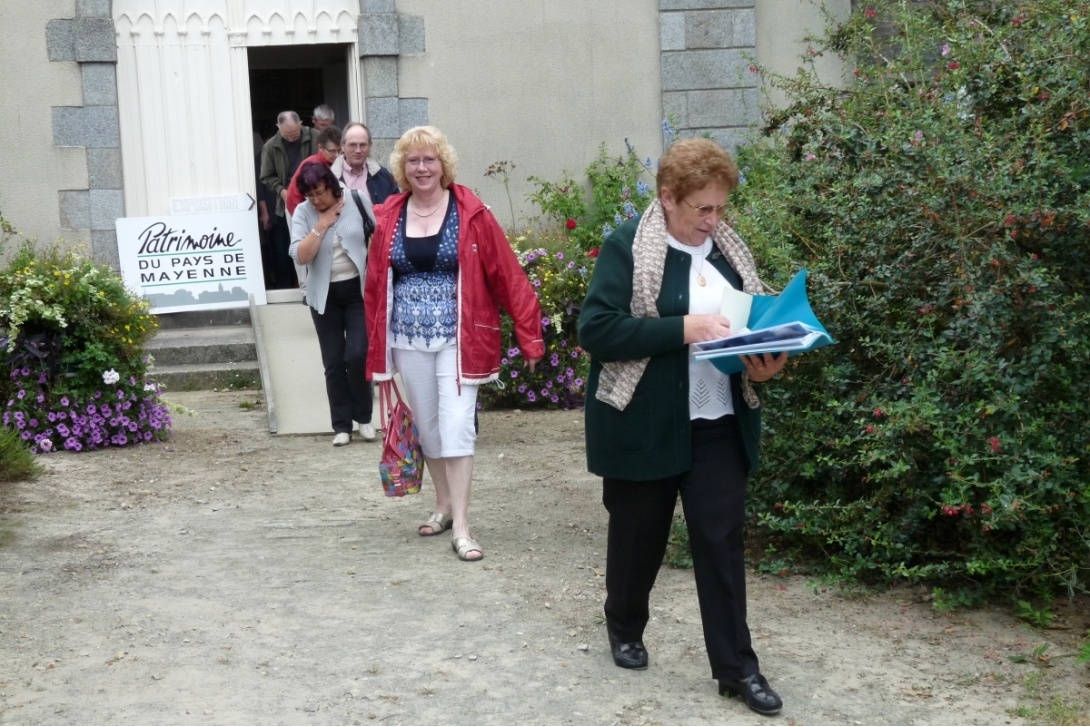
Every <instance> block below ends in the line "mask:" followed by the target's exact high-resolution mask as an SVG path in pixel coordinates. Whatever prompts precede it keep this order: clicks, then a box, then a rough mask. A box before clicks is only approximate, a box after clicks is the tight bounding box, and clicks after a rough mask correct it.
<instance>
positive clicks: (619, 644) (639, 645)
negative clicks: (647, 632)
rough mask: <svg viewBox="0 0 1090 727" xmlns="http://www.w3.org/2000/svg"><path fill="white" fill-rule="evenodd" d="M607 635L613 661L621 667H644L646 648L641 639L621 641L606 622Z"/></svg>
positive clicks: (645, 664)
mask: <svg viewBox="0 0 1090 727" xmlns="http://www.w3.org/2000/svg"><path fill="white" fill-rule="evenodd" d="M606 634H608V635H609V648H610V651H612V652H613V663H614V664H616V665H617V666H619V667H621V668H622V669H646V668H647V648H646V647H644V645H643V642H642V641H621V640H620V639H618V638H617V636H616V635H615V634H614V633H613V629H611V628H610V627H609V625H608V624H606Z"/></svg>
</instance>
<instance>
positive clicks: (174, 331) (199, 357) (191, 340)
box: [144, 325, 257, 366]
mask: <svg viewBox="0 0 1090 727" xmlns="http://www.w3.org/2000/svg"><path fill="white" fill-rule="evenodd" d="M144 350H145V351H147V352H148V353H150V354H151V355H152V356H154V357H155V364H156V366H176V365H180V364H208V363H225V364H227V363H234V362H236V361H257V342H256V339H255V338H254V329H253V327H252V326H249V325H246V326H204V327H202V328H167V329H160V331H159V333H157V334H156V336H155V338H153V339H151V340H150V341H149V342H148V343H147V345H146V346H144Z"/></svg>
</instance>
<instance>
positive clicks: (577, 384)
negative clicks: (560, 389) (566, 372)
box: [572, 379, 583, 386]
mask: <svg viewBox="0 0 1090 727" xmlns="http://www.w3.org/2000/svg"><path fill="white" fill-rule="evenodd" d="M572 383H573V384H575V385H576V386H582V385H583V380H582V379H576V380H575V381H573V382H572Z"/></svg>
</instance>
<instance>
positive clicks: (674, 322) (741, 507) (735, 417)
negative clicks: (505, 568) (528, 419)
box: [579, 139, 787, 714]
mask: <svg viewBox="0 0 1090 727" xmlns="http://www.w3.org/2000/svg"><path fill="white" fill-rule="evenodd" d="M656 181H657V184H658V197H657V199H656V200H655V201H654V202H653V203H652V204H651V205H650V206H649V207H648V208H647V210H646V211H645V212H644V213H643V215H642V216H641V217H640V218H638V219H634V220H631V221H629V222H628V223H626V224H624V225H622V226H620V227H618V228H617V230H616V231H614V232H613V234H611V235H610V237H609V238H608V239H607V240H606V241H605V243H604V244H603V245H602V248H601V252H600V254H599V257H598V261H597V264H596V266H595V270H594V276H593V278H592V280H591V283H590V287H589V290H588V292H587V298H586V301H585V302H584V305H583V309H582V313H581V315H580V320H579V341H580V344H581V345H582V346H583V348H584V349H586V350H587V351H588V352H589V353H590V355H591V369H590V380H589V388H588V392H587V402H586V444H587V463H588V467H589V469H590V471H591V472H593V473H595V474H597V475H600V476H601V477H602V478H603V496H602V500H603V503H604V504H605V507H606V510H607V511H608V512H609V532H608V539H607V552H606V602H605V617H606V632H607V636H608V638H609V643H610V649H611V652H612V656H613V660H614V662H615V663H616V664H617V666H619V667H622V668H625V669H646V668H647V665H648V654H647V649H646V647H645V646H644V643H643V635H644V629H645V627H646V626H647V623H648V619H649V600H650V594H651V589H652V587H653V586H654V583H655V578H656V576H657V574H658V569H659V565H660V564H661V563H662V559H663V556H664V554H665V552H666V542H667V538H668V537H669V534H670V524H671V521H672V519H673V514H674V505H675V503H676V501H677V497H678V494H680V495H681V502H682V506H683V508H684V512H685V519H686V523H687V525H688V529H689V539H690V542H691V544H692V555H693V566H694V569H695V575H696V588H697V595H698V598H699V601H700V613H701V621H702V624H703V628H704V641H705V644H706V645H707V649H708V659H709V661H710V662H711V670H712V677H713V678H714V679H716V680H718V682H719V693H720V694H721V695H729V696H738V697H741V698H742V699H743V700H744V701H745V703H746V705H747V706H748V707H750V708H751V709H753V710H754V711H756V712H759V713H761V714H775V713H777V712H778V711H779V710H780V709H781V707H782V702H781V700H780V697H779V695H777V694H776V692H775V691H774V690H773V689H772V687H771V686H770V685H769V683H768V681H767V680H766V679H765V678H764V677H763V676H762V675H761V673H760V670H759V668H758V663H757V655H756V654H755V653H754V651H753V646H752V644H751V641H750V634H749V626H748V625H747V620H746V582H745V559H744V552H743V545H744V544H743V538H742V531H743V526H744V520H745V497H746V483H747V478H748V474H749V472H751V471H752V470H753V469H754V467H756V465H757V448H758V441H759V438H760V428H761V417H760V408H759V407H760V404H759V401H758V399H757V393H756V390H755V388H754V384H758V383H761V382H764V381H768V380H769V379H771V378H772V377H773V376H775V375H776V374H778V373H779V372H780V370H781V369H782V368H783V366H784V364H785V363H786V361H787V354H785V353H781V354H779V355H776V356H774V355H771V354H763V355H759V356H743V357H742V361H743V363H744V365H745V370H744V371H742V372H740V373H738V374H733V375H730V376H727V375H724V374H722V373H721V372H720V371H719V369H717V368H716V366H715V364H713V363H712V362H711V361H698V360H695V359H693V357H692V356H691V353H692V345H693V344H695V343H698V342H702V341H710V340H714V339H718V338H722V337H724V336H727V335H729V334H730V333H731V330H732V328H734V329H737V328H741V327H743V326H744V325H745V323H746V322H745V321H731V320H728V319H727V318H726V317H725V316H724V315H722V313H721V306H722V304H723V300H724V291H725V290H726V289H727V288H734V289H736V290H741V291H744V292H745V293H749V294H759V293H765V292H766V290H765V289H764V286H763V285H762V283H761V281H760V280H759V278H758V276H757V269H756V266H755V264H754V260H753V256H752V254H751V253H750V251H749V249H748V248H747V247H746V245H745V243H744V242H742V240H741V239H740V238H739V237H738V235H737V234H735V232H734V230H732V229H731V227H730V226H729V225H728V224H727V223H726V221H724V219H723V218H724V213H725V211H726V209H727V201H728V197H729V196H730V193H731V191H732V190H733V189H734V188H735V187H736V186H737V184H738V168H737V167H736V166H735V164H734V161H733V160H732V159H731V158H730V156H729V155H728V154H727V153H726V152H725V151H723V150H722V149H721V148H720V147H719V146H718V145H717V144H716V143H715V142H713V141H711V140H708V139H683V140H681V141H678V142H677V143H675V144H674V145H673V146H672V147H671V148H670V149H669V150H668V151H667V152H666V154H664V155H663V157H662V159H661V160H660V161H659V171H658V176H657V179H656Z"/></svg>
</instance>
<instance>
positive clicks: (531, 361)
mask: <svg viewBox="0 0 1090 727" xmlns="http://www.w3.org/2000/svg"><path fill="white" fill-rule="evenodd" d="M541 358H542V357H541V356H538V357H537V358H528V359H526V368H528V369H530V373H531V374H532V373H534V368H535V367H536V366H537V362H538V361H540V360H541Z"/></svg>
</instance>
